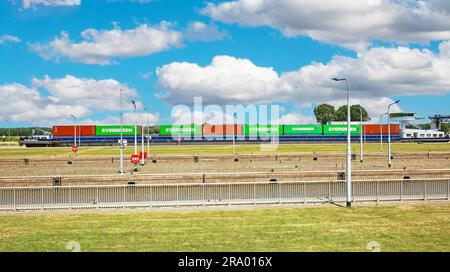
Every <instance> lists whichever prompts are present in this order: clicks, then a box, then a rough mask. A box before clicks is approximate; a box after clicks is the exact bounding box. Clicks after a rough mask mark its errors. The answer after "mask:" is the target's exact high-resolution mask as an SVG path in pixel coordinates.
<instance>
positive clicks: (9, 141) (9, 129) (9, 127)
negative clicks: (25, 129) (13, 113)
mask: <svg viewBox="0 0 450 272" xmlns="http://www.w3.org/2000/svg"><path fill="white" fill-rule="evenodd" d="M5 121H6V122H8V145H10V144H11V120H9V119H7V120H5Z"/></svg>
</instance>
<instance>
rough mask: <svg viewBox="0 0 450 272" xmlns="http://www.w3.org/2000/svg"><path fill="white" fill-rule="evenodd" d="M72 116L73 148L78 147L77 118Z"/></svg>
mask: <svg viewBox="0 0 450 272" xmlns="http://www.w3.org/2000/svg"><path fill="white" fill-rule="evenodd" d="M70 116H71V117H72V118H73V146H77V117H76V116H75V115H73V114H71V115H70Z"/></svg>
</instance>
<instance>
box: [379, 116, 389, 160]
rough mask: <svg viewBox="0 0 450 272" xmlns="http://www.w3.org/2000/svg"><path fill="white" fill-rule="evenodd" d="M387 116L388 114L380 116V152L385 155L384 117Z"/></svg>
mask: <svg viewBox="0 0 450 272" xmlns="http://www.w3.org/2000/svg"><path fill="white" fill-rule="evenodd" d="M385 115H387V112H386V113H383V114H380V151H381V152H382V153H383V116H385Z"/></svg>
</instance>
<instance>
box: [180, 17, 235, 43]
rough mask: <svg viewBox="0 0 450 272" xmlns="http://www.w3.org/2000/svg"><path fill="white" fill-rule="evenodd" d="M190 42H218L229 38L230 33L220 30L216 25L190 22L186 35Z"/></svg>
mask: <svg viewBox="0 0 450 272" xmlns="http://www.w3.org/2000/svg"><path fill="white" fill-rule="evenodd" d="M184 35H185V38H186V39H187V40H189V41H203V42H209V41H217V40H223V39H224V38H225V37H226V36H228V32H226V31H222V30H219V29H218V28H217V26H216V25H215V24H205V23H203V22H199V21H194V22H190V23H189V24H188V26H187V29H186V31H185V33H184Z"/></svg>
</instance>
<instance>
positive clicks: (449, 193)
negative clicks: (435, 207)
mask: <svg viewBox="0 0 450 272" xmlns="http://www.w3.org/2000/svg"><path fill="white" fill-rule="evenodd" d="M447 200H450V179H449V180H447Z"/></svg>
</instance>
